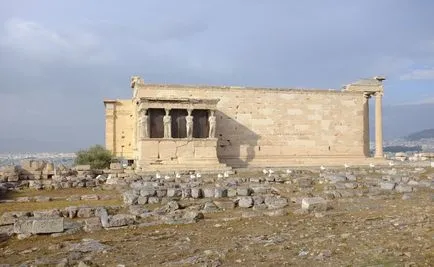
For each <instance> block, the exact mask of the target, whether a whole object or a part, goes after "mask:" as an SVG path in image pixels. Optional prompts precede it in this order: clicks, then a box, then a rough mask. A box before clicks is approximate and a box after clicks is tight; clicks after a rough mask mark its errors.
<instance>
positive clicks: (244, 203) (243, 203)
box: [238, 196, 253, 208]
mask: <svg viewBox="0 0 434 267" xmlns="http://www.w3.org/2000/svg"><path fill="white" fill-rule="evenodd" d="M238 207H240V208H251V207H253V199H252V197H249V196H244V197H240V198H239V199H238Z"/></svg>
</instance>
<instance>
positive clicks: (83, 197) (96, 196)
mask: <svg viewBox="0 0 434 267" xmlns="http://www.w3.org/2000/svg"><path fill="white" fill-rule="evenodd" d="M80 199H81V200H98V199H99V196H98V195H82V196H81V197H80Z"/></svg>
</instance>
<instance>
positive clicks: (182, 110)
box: [136, 98, 227, 171]
mask: <svg viewBox="0 0 434 267" xmlns="http://www.w3.org/2000/svg"><path fill="white" fill-rule="evenodd" d="M218 101H219V99H190V98H185V99H184V98H182V99H181V98H178V99H176V98H170V99H167V98H140V100H139V101H138V102H137V103H136V105H137V122H136V129H137V132H136V142H137V146H136V147H137V148H138V149H137V167H138V169H139V170H142V171H146V170H147V169H152V170H155V169H159V170H165V171H169V170H171V169H177V168H183V169H185V168H186V167H188V166H197V167H195V169H201V168H203V169H209V170H216V169H217V170H218V169H227V167H226V165H224V164H220V163H219V161H218V158H217V149H216V148H217V138H216V137H215V135H216V129H217V125H216V121H217V120H216V106H217V103H218ZM192 164H193V165H192ZM147 167H148V168H147ZM149 167H152V168H149Z"/></svg>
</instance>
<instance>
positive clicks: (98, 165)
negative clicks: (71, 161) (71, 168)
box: [75, 145, 113, 169]
mask: <svg viewBox="0 0 434 267" xmlns="http://www.w3.org/2000/svg"><path fill="white" fill-rule="evenodd" d="M76 155H77V157H76V158H75V164H76V165H90V167H91V168H92V169H104V168H108V167H110V163H111V162H112V160H113V156H112V153H111V152H110V150H107V149H105V148H104V147H103V146H101V145H94V146H91V147H89V148H88V149H85V150H80V151H78V152H77V153H76Z"/></svg>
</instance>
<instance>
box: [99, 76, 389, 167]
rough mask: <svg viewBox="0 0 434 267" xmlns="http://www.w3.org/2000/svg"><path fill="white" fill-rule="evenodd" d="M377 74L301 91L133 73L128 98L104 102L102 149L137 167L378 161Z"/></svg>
mask: <svg viewBox="0 0 434 267" xmlns="http://www.w3.org/2000/svg"><path fill="white" fill-rule="evenodd" d="M383 80H384V78H382V77H374V78H372V79H366V80H360V81H358V82H355V83H352V84H349V85H347V86H345V87H344V88H343V89H342V90H302V89H280V88H247V87H232V86H230V87H216V86H187V85H161V84H146V83H145V82H144V81H143V79H141V78H140V77H137V76H134V77H132V79H131V88H132V89H133V96H132V99H128V100H105V101H104V105H105V114H106V130H105V137H106V147H107V149H109V150H111V151H112V152H113V154H114V155H116V156H118V157H122V158H124V159H126V160H128V163H129V164H130V165H133V164H134V165H135V166H136V167H137V170H143V171H154V170H160V171H165V170H218V169H226V168H228V167H266V166H270V167H277V166H282V167H283V166H294V165H340V164H344V163H349V164H366V163H367V162H368V161H367V160H368V159H369V162H371V161H372V160H382V159H383V149H382V146H383V145H382V114H381V113H382V95H383ZM372 96H374V97H375V132H376V151H375V158H370V151H369V127H370V126H369V98H371V97H372Z"/></svg>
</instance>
